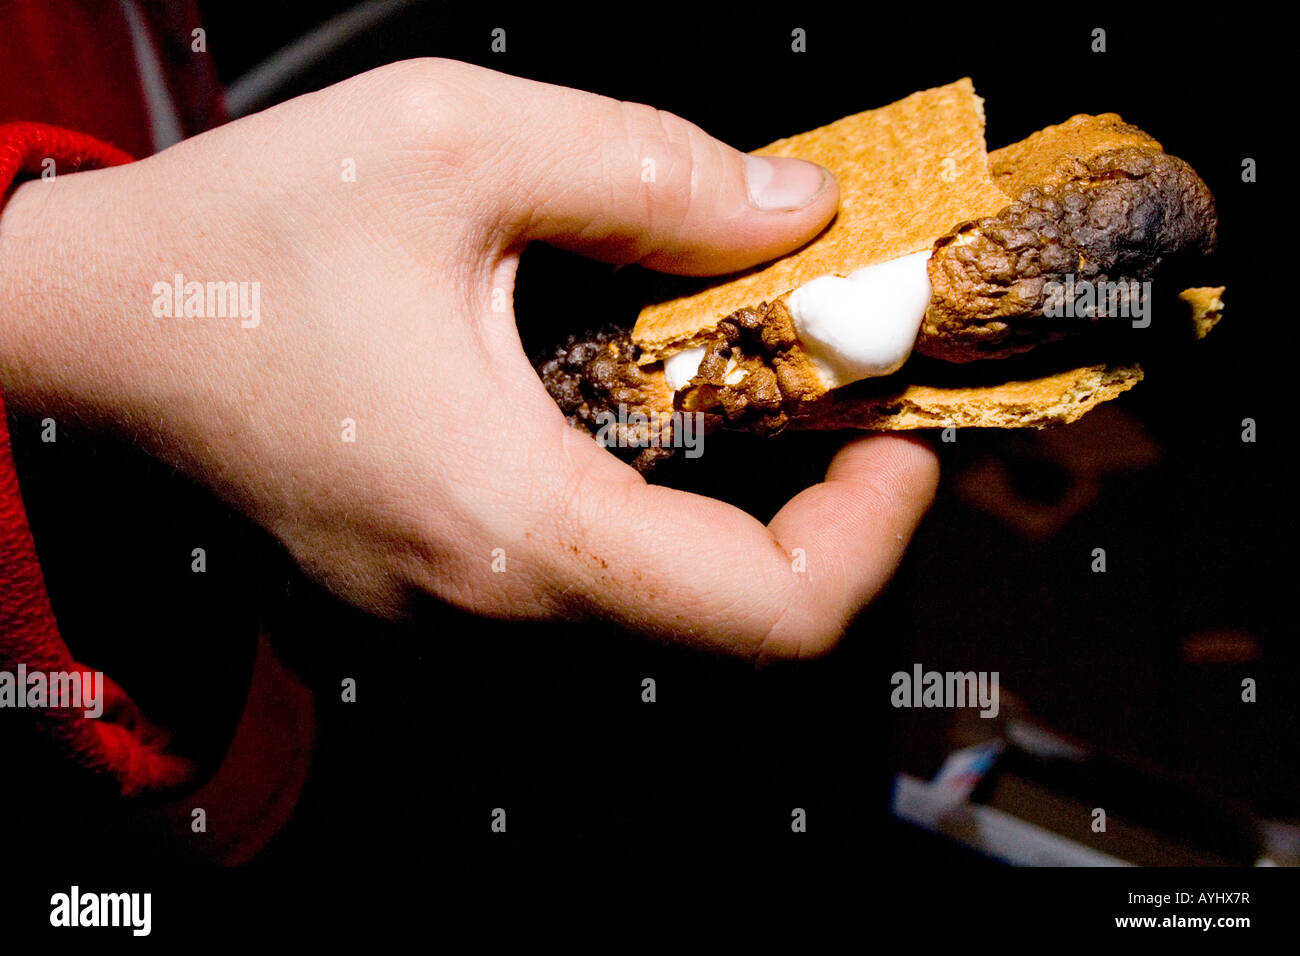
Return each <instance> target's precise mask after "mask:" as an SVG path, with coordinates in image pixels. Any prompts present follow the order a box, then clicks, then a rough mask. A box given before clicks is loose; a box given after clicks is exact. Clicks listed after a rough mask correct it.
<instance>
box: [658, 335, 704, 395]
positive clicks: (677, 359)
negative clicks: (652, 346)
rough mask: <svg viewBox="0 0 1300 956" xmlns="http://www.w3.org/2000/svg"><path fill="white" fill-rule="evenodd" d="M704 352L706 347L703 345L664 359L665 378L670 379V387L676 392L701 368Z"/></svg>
mask: <svg viewBox="0 0 1300 956" xmlns="http://www.w3.org/2000/svg"><path fill="white" fill-rule="evenodd" d="M704 352H705V348H704V346H703V345H701V346H700V347H699V348H694V349H687V350H686V351H685V352H678V353H677V354H676V355H670V356H668V357H667V358H666V359H664V378H665V379H667V380H668V387H669V388H670V389H672V390H673V391H674V392H675V391H677V390H678V389H679V388H681V387H682V386H684V385H685V384H686V383H687V382H689V381H690V380H691V379H693V378H694V377H695V374H696V373H697V372H698V371H699V370H700V363H701V362H703V361H704Z"/></svg>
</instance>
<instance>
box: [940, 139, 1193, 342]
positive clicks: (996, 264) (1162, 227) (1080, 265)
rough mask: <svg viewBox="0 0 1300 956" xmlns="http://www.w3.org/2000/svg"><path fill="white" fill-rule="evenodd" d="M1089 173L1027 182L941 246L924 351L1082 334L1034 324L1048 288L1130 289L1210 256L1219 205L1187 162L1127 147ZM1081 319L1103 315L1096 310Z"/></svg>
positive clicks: (942, 240)
mask: <svg viewBox="0 0 1300 956" xmlns="http://www.w3.org/2000/svg"><path fill="white" fill-rule="evenodd" d="M1086 171H1087V178H1084V179H1078V180H1075V181H1071V182H1064V183H1054V184H1051V185H1046V186H1030V187H1028V188H1026V189H1024V190H1023V191H1022V192H1021V194H1020V196H1019V198H1018V199H1017V201H1015V202H1013V203H1012V204H1011V205H1009V206H1008V207H1007V208H1006V209H1005V210H1003V211H1002V212H1000V213H999V214H998V215H996V216H989V217H986V218H984V219H978V220H975V221H973V222H968V223H963V224H961V225H959V226H957V227H956V228H954V229H953V230H952V231H951V232H949V233H948V234H947V235H945V236H943V237H941V238H940V239H939V240H938V242H936V243H935V252H934V255H933V257H932V258H931V260H930V266H929V271H930V283H931V285H932V287H933V289H934V295H933V298H932V299H931V302H930V306H929V308H928V309H927V310H926V314H925V320H924V322H923V323H922V325H921V332H920V335H919V336H918V337H917V342H916V351H917V352H919V353H920V354H922V355H928V356H931V357H933V358H939V359H943V360H945V361H948V362H969V361H973V360H975V359H983V358H1002V357H1005V356H1008V355H1013V354H1015V353H1017V352H1024V351H1026V350H1028V349H1031V348H1034V347H1035V346H1037V345H1039V344H1042V343H1044V342H1049V341H1054V340H1056V339H1059V338H1061V337H1063V336H1066V335H1070V334H1074V333H1072V332H1071V331H1069V330H1063V329H1062V328H1061V327H1060V326H1059V324H1056V323H1051V324H1049V323H1046V322H1042V321H1036V320H1038V319H1040V317H1041V315H1042V313H1043V309H1044V305H1045V302H1046V298H1047V292H1045V287H1046V286H1047V284H1048V283H1049V282H1059V283H1064V282H1065V280H1066V277H1067V276H1073V277H1074V281H1075V282H1079V281H1087V282H1091V283H1095V284H1101V283H1116V284H1117V285H1121V286H1124V287H1126V286H1127V285H1128V283H1131V282H1139V283H1140V282H1141V281H1143V280H1146V279H1149V278H1150V277H1151V275H1152V274H1153V273H1154V272H1155V270H1156V269H1157V268H1158V267H1160V266H1161V265H1162V264H1164V263H1165V262H1166V261H1168V260H1170V259H1173V258H1175V257H1182V256H1185V255H1187V256H1191V255H1205V254H1207V253H1208V252H1210V251H1211V250H1212V249H1213V247H1214V242H1215V227H1216V222H1217V220H1216V217H1215V213H1214V200H1213V198H1212V197H1211V195H1210V191H1209V189H1208V188H1207V187H1206V185H1205V183H1204V182H1202V181H1201V179H1200V177H1199V176H1197V175H1196V173H1195V172H1194V171H1193V170H1192V168H1191V167H1190V166H1188V165H1187V163H1185V162H1183V161H1182V160H1181V159H1178V158H1177V157H1175V156H1170V155H1168V154H1167V153H1163V152H1160V151H1159V150H1156V149H1144V148H1141V147H1136V146H1130V147H1122V148H1119V149H1115V150H1112V151H1109V152H1106V153H1103V154H1101V155H1100V156H1098V157H1096V158H1095V159H1094V160H1093V161H1092V162H1091V163H1089V164H1088V165H1087V170H1086ZM1048 288H1050V287H1048ZM1080 317H1081V318H1084V319H1088V318H1097V317H1098V316H1097V311H1096V307H1095V306H1094V307H1093V310H1092V314H1088V312H1087V311H1085V313H1084V314H1083V315H1082V316H1080ZM1086 328H1087V325H1086V324H1083V323H1081V324H1080V327H1079V330H1078V331H1083V330H1085V329H1086Z"/></svg>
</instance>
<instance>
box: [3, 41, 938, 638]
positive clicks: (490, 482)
mask: <svg viewBox="0 0 1300 956" xmlns="http://www.w3.org/2000/svg"><path fill="white" fill-rule="evenodd" d="M647 157H649V158H652V159H654V161H655V171H656V175H655V177H654V181H653V182H649V183H646V182H643V181H642V171H643V168H644V167H643V160H644V159H645V158H647ZM345 160H353V161H354V162H355V170H356V176H355V181H354V182H346V181H344V177H343V175H342V171H343V167H344V162H345ZM785 162H786V163H787V164H791V163H793V164H794V165H793V166H791V165H787V166H786V167H785V168H782V169H777V170H774V171H773V170H769V171H767V172H763V171H759V170H757V167H751V165H749V164H747V162H746V160H745V157H744V156H743V154H741V153H739V152H737V151H736V150H734V149H732V148H731V147H729V146H726V145H725V144H723V143H721V142H719V141H717V140H715V139H713V138H711V137H710V136H708V135H707V134H705V133H704V132H703V131H702V130H700V129H699V128H697V127H695V126H693V125H691V124H690V123H688V122H686V121H685V120H683V119H681V118H679V117H677V116H674V115H672V114H669V113H664V112H660V111H657V110H654V109H652V108H650V107H648V106H643V105H639V104H630V103H623V102H619V101H617V100H612V99H608V98H605V97H600V96H594V95H591V94H588V93H583V92H579V91H575V90H570V89H565V88H560V87H554V86H548V85H544V84H539V83H534V82H530V81H527V80H522V79H518V78H514V77H509V76H506V75H503V74H498V73H494V72H491V71H488V70H484V69H480V68H476V67H472V66H468V65H465V64H461V63H456V62H453V61H445V60H412V61H407V62H403V63H398V64H393V65H391V66H387V67H384V68H381V69H378V70H375V71H372V72H370V73H366V74H363V75H361V76H358V77H354V78H353V79H351V80H348V81H346V82H344V83H340V84H338V85H336V86H332V87H329V88H327V89H324V90H321V91H320V92H317V93H313V94H310V95H307V96H303V97H299V98H297V99H295V100H292V101H289V102H287V103H284V104H282V105H280V106H277V107H275V108H273V109H270V110H267V111H265V112H263V113H260V114H257V115H255V116H251V117H248V118H246V119H242V120H239V121H237V122H234V123H231V124H228V125H227V126H224V127H221V128H219V129H216V130H213V131H211V132H209V133H206V134H203V135H201V136H197V137H194V138H193V139H190V140H187V141H185V142H183V143H180V144H179V145H177V146H175V147H172V148H171V149H168V150H165V151H164V152H162V153H159V154H157V155H156V156H153V157H150V158H148V159H145V160H143V161H140V162H138V163H134V164H131V165H129V166H124V167H119V168H114V169H107V170H100V171H94V172H85V173H77V174H71V175H59V176H56V177H55V178H54V179H53V180H52V181H39V180H37V181H31V182H28V183H25V184H24V185H22V186H21V187H19V188H18V189H17V190H16V191H14V193H13V194H12V197H11V199H10V201H9V202H8V204H7V205H6V206H5V208H4V211H3V216H2V217H0V303H3V310H4V321H2V322H0V382H3V385H4V389H5V398H6V401H7V403H8V404H9V405H10V407H12V408H13V409H15V410H16V411H19V412H23V413H28V414H32V415H40V416H47V415H49V416H53V417H55V418H56V419H58V418H59V417H61V416H74V417H76V418H77V419H79V420H81V421H82V422H86V423H90V424H93V425H94V426H96V427H98V428H101V429H103V430H105V431H107V432H110V433H113V434H116V435H119V436H121V437H124V438H126V439H127V440H129V441H132V442H134V443H136V444H138V445H140V446H142V447H144V448H145V449H147V450H148V451H149V452H150V453H151V454H153V455H156V456H157V457H159V458H161V459H163V460H165V461H167V462H169V463H171V464H172V465H173V466H175V467H176V468H178V469H180V470H181V471H183V472H185V473H186V474H188V475H190V476H192V477H193V478H195V479H196V480H198V481H200V482H202V483H204V484H206V485H207V486H208V487H210V488H211V489H212V490H213V492H215V493H216V494H218V495H219V496H221V497H222V498H223V499H225V500H226V501H227V502H229V503H230V504H231V505H233V506H235V507H237V508H239V509H240V510H242V511H243V512H245V513H246V514H248V515H249V516H250V517H251V518H253V519H254V520H256V521H257V522H259V523H260V524H261V525H263V526H264V527H265V528H267V529H268V530H269V531H270V532H271V533H273V534H274V535H275V536H276V537H277V538H278V539H279V540H280V541H281V542H282V543H283V545H284V546H285V547H286V548H287V549H288V551H289V552H290V553H291V554H292V555H293V557H294V558H295V560H297V561H298V562H299V564H300V565H301V566H302V567H303V568H304V569H305V570H306V571H307V573H309V574H310V575H312V576H313V577H314V578H316V579H317V580H319V581H320V582H322V583H323V584H325V585H326V586H327V587H328V588H330V589H331V590H332V591H334V592H335V593H336V594H338V595H339V596H341V597H343V598H344V599H346V600H348V601H350V602H352V603H353V604H355V605H357V606H359V607H361V608H363V609H366V610H368V611H370V612H372V613H374V614H377V615H380V616H383V617H387V618H394V619H397V618H402V617H405V616H407V615H410V614H411V613H413V611H414V610H415V609H416V608H417V607H418V606H419V604H420V601H421V599H422V598H423V597H427V596H432V597H435V598H437V599H440V600H443V601H448V602H451V603H453V604H456V605H458V606H461V607H463V608H466V609H468V610H470V611H473V612H476V613H479V614H484V615H489V616H493V617H500V618H515V619H549V618H566V619H576V618H588V617H596V618H600V619H604V620H608V621H612V622H615V623H617V624H619V625H621V626H623V627H626V628H629V629H632V630H634V631H637V632H641V633H645V634H649V635H655V636H659V637H667V638H670V639H675V640H684V641H689V642H692V643H695V644H698V645H701V646H706V647H710V648H714V649H720V650H724V651H726V652H729V653H733V654H737V655H742V656H747V657H750V658H752V659H754V660H756V661H762V660H766V659H774V658H804V657H812V656H816V655H819V654H822V653H824V652H825V651H827V650H828V649H830V648H831V647H832V646H833V645H834V644H835V642H836V641H837V640H838V639H839V638H840V636H841V635H842V633H843V630H844V628H845V626H846V624H847V623H848V621H849V620H851V618H852V616H853V615H854V614H855V613H856V612H857V611H858V610H860V609H861V607H862V606H863V605H864V604H866V603H867V602H869V601H870V600H871V599H872V598H873V597H874V596H875V595H876V594H877V593H878V592H879V591H880V589H881V588H882V587H883V586H884V584H885V583H886V581H887V580H888V578H889V576H890V575H891V574H892V573H893V571H894V569H895V567H896V566H897V563H898V561H899V559H900V557H901V555H902V553H903V551H904V549H905V547H906V543H907V541H908V539H909V538H910V536H911V534H912V532H913V530H914V528H915V526H916V524H917V522H918V521H919V520H920V518H921V516H922V514H923V512H924V510H925V509H926V507H927V506H928V505H929V502H930V501H931V499H932V497H933V494H934V488H935V484H936V481H937V463H936V460H935V456H934V453H933V452H932V451H931V450H930V449H929V448H928V447H927V446H925V445H924V444H922V443H920V442H917V441H914V440H911V439H906V438H899V437H894V436H875V437H864V438H859V439H855V440H853V441H850V442H849V443H848V444H846V445H845V446H844V447H843V449H842V450H841V451H840V452H839V453H838V454H837V455H836V456H835V457H834V459H833V461H832V462H831V464H830V467H829V470H828V471H827V475H826V480H825V481H824V482H822V483H821V484H818V485H815V486H813V487H811V488H808V489H806V490H805V491H803V492H802V493H800V494H799V495H797V496H796V497H794V498H793V499H792V500H791V501H790V502H789V503H787V504H786V506H785V507H784V508H783V509H782V510H781V511H780V513H779V514H777V516H776V517H775V518H774V519H773V520H772V522H771V524H770V525H768V526H766V527H765V526H763V525H762V524H761V523H760V522H758V521H756V520H755V519H753V518H752V517H750V516H748V515H746V514H744V513H743V512H741V511H739V510H738V509H736V508H733V507H731V506H730V505H727V504H725V503H723V502H720V501H716V500H713V499H709V498H705V497H701V496H699V495H693V494H689V493H686V492H682V491H678V490H673V489H668V488H663V487H657V486H653V485H647V484H646V483H645V481H644V480H643V479H642V478H641V477H640V476H639V475H638V474H637V473H636V472H635V471H633V470H632V469H631V468H629V467H628V466H626V465H624V464H622V463H621V462H619V461H618V460H617V459H616V458H614V457H613V456H612V455H610V454H608V453H607V452H606V451H604V450H603V449H601V448H600V447H598V446H597V445H596V443H595V442H594V441H593V440H592V439H591V438H590V437H588V436H585V435H582V434H579V433H578V432H576V431H574V430H572V429H570V428H569V427H568V426H567V425H566V424H565V422H564V420H563V418H562V416H561V414H560V412H559V410H558V409H557V408H556V406H555V404H554V403H553V402H552V401H551V399H550V397H549V396H548V395H547V394H546V391H545V389H544V388H543V387H542V385H541V383H540V381H539V380H538V378H537V376H536V374H535V373H534V371H533V369H532V367H531V366H530V365H529V363H528V361H527V358H526V356H525V355H524V353H523V350H522V348H521V346H520V342H519V336H518V332H517V329H516V326H515V321H514V316H513V314H512V312H511V311H510V310H509V309H507V310H506V311H504V312H501V311H493V308H492V306H493V290H496V289H499V290H504V294H505V297H506V299H507V301H508V300H509V298H510V295H511V292H512V289H513V282H514V276H515V271H516V266H517V263H518V257H519V252H520V251H521V249H522V248H523V247H524V246H525V245H526V244H527V243H528V242H530V241H535V240H541V241H546V242H550V243H553V244H555V245H558V246H562V247H564V248H567V249H572V250H575V251H577V252H580V253H583V254H585V255H588V256H592V257H595V258H599V259H601V260H604V261H608V262H618V263H629V262H634V263H640V264H641V265H644V266H647V267H649V268H653V269H659V270H663V271H670V272H677V273H685V274H716V273H722V272H728V271H733V270H736V269H740V268H743V267H746V266H749V265H752V264H754V263H756V262H759V261H762V260H765V259H769V258H772V257H774V256H778V255H781V254H783V253H785V252H788V251H790V250H791V249H794V248H796V247H797V246H799V245H800V244H802V243H803V242H805V241H806V240H808V239H809V238H811V237H812V236H814V235H815V234H816V233H817V232H818V231H819V230H820V229H821V228H822V226H823V225H824V224H825V223H826V222H827V221H828V220H829V219H830V218H831V216H832V215H833V214H834V211H835V208H836V203H837V200H838V187H837V185H836V184H835V182H834V180H833V178H831V177H830V176H829V174H828V173H825V171H824V170H820V167H814V168H811V169H809V168H808V166H809V164H799V163H798V161H785ZM800 167H802V168H800ZM747 170H748V171H749V173H750V175H752V182H753V184H754V185H755V188H756V189H757V187H758V186H759V185H761V183H762V181H763V180H766V179H768V178H769V173H771V174H772V178H773V182H774V184H775V186H776V187H778V188H779V190H781V191H782V194H781V195H777V196H776V197H775V198H776V200H777V202H778V205H779V206H782V207H784V208H768V209H763V208H759V205H758V204H757V203H756V202H755V201H754V200H753V199H752V198H751V196H750V189H749V185H748V184H749V183H750V182H751V180H750V179H747ZM769 196H770V194H769ZM769 204H770V203H769ZM790 207H794V208H790ZM177 272H180V273H183V274H184V276H185V277H186V279H187V280H190V279H197V280H199V281H205V282H206V281H217V280H221V281H227V280H233V281H256V282H259V283H260V286H261V322H260V324H259V325H258V326H257V327H256V328H242V327H241V325H240V322H239V320H238V319H235V318H156V317H154V315H153V313H152V304H153V301H154V293H153V291H152V290H153V287H154V284H155V283H157V282H160V281H161V282H167V283H170V282H171V281H172V277H173V275H174V274H175V273H177ZM500 295H501V294H500V293H498V300H500ZM349 418H350V419H353V420H354V421H355V422H356V440H355V442H345V441H344V440H343V420H344V419H349ZM496 548H501V549H504V555H505V559H506V571H505V572H504V573H496V572H494V571H493V570H492V552H493V549H496ZM796 548H802V549H803V550H804V553H805V558H804V563H805V565H806V570H805V571H803V572H802V573H796V571H795V570H794V569H793V562H792V558H791V552H792V551H793V549H796Z"/></svg>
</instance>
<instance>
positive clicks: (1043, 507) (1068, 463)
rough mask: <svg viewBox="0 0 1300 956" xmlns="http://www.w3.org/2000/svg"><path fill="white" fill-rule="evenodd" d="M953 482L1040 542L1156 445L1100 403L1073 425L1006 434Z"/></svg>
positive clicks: (1153, 456) (1150, 461)
mask: <svg viewBox="0 0 1300 956" xmlns="http://www.w3.org/2000/svg"><path fill="white" fill-rule="evenodd" d="M1000 437H1004V439H1005V441H1004V444H1003V445H1002V446H1001V447H1000V448H999V449H998V451H997V452H991V453H989V454H987V455H985V456H983V457H981V458H979V459H977V460H976V461H975V462H974V463H973V464H972V465H971V466H970V467H969V468H967V469H966V470H965V471H964V472H963V473H962V474H960V475H959V476H958V477H957V479H956V482H955V486H956V489H957V494H958V495H959V496H960V497H961V499H962V500H963V501H965V502H966V503H967V504H970V505H972V506H974V507H976V508H979V509H980V510H982V511H986V512H988V513H989V514H991V515H993V516H995V517H997V518H999V519H1001V520H1002V521H1003V522H1005V523H1006V524H1008V525H1010V526H1011V527H1012V528H1014V529H1016V530H1017V531H1019V532H1020V533H1021V534H1022V535H1023V536H1024V537H1026V538H1028V539H1030V540H1031V541H1044V540H1046V539H1048V538H1050V537H1051V536H1052V535H1054V534H1055V533H1056V532H1057V531H1059V530H1060V529H1061V527H1062V526H1063V525H1064V524H1065V523H1066V522H1067V521H1069V520H1070V519H1071V518H1073V517H1074V516H1075V515H1077V514H1078V513H1079V512H1081V511H1083V509H1084V508H1086V507H1087V506H1088V505H1089V504H1091V503H1092V502H1093V501H1095V500H1096V499H1097V496H1098V494H1099V492H1100V490H1101V483H1102V480H1103V479H1104V478H1105V477H1106V476H1107V475H1110V474H1117V473H1122V472H1127V471H1136V470H1138V469H1141V468H1147V467H1150V466H1151V465H1154V464H1155V463H1156V462H1157V461H1159V460H1160V454H1161V449H1160V446H1159V445H1157V444H1156V443H1155V442H1154V441H1152V440H1151V438H1150V437H1149V436H1148V435H1147V434H1146V432H1145V431H1144V430H1143V429H1142V426H1141V425H1139V424H1138V422H1137V420H1136V419H1134V418H1133V417H1132V416H1131V415H1129V414H1128V413H1127V412H1125V411H1123V410H1122V409H1120V408H1117V407H1115V406H1114V405H1103V406H1101V407H1100V408H1097V409H1095V410H1094V411H1092V412H1090V413H1089V414H1087V415H1085V416H1084V417H1083V418H1081V419H1079V420H1078V421H1077V422H1074V423H1073V424H1070V425H1066V426H1064V427H1061V428H1049V429H1044V430H1043V431H1041V432H1020V431H1017V432H1011V433H1008V434H1007V435H1006V436H1000Z"/></svg>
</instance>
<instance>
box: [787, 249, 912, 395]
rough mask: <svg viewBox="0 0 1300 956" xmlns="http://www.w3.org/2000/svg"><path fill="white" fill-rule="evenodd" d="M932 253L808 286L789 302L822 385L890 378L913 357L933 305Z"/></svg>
mask: <svg viewBox="0 0 1300 956" xmlns="http://www.w3.org/2000/svg"><path fill="white" fill-rule="evenodd" d="M929 259H930V250H926V251H924V252H917V253H914V254H912V255H910V256H902V257H900V258H898V259H890V260H888V261H887V262H879V263H876V264H875V265H870V266H865V267H863V268H861V269H858V270H857V271H856V272H852V273H850V274H849V275H848V276H822V277H821V278H819V279H813V280H812V281H811V282H808V283H805V284H804V285H802V286H800V287H799V288H798V289H795V290H794V292H792V293H790V297H789V299H788V300H787V302H786V307H787V308H788V309H789V311H790V317H791V318H792V319H793V320H794V327H795V332H796V334H797V335H798V336H799V343H800V345H802V346H803V350H804V352H805V353H806V354H807V355H808V358H809V359H810V360H811V361H812V363H813V365H814V366H815V367H816V369H817V372H818V375H819V376H820V377H821V380H822V384H824V385H825V386H826V388H828V389H832V388H839V387H841V386H843V385H848V384H849V383H850V382H856V381H858V380H859V379H864V378H871V377H873V376H879V375H890V374H892V373H894V372H896V371H898V370H899V369H900V368H902V366H903V363H904V362H906V361H907V359H908V356H910V355H911V354H912V346H913V345H914V344H915V343H916V336H917V333H918V332H919V331H920V329H921V320H922V319H923V318H924V317H925V310H926V307H927V306H928V305H929V303H930V277H929V275H928V274H927V272H926V263H927V262H928V261H929Z"/></svg>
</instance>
